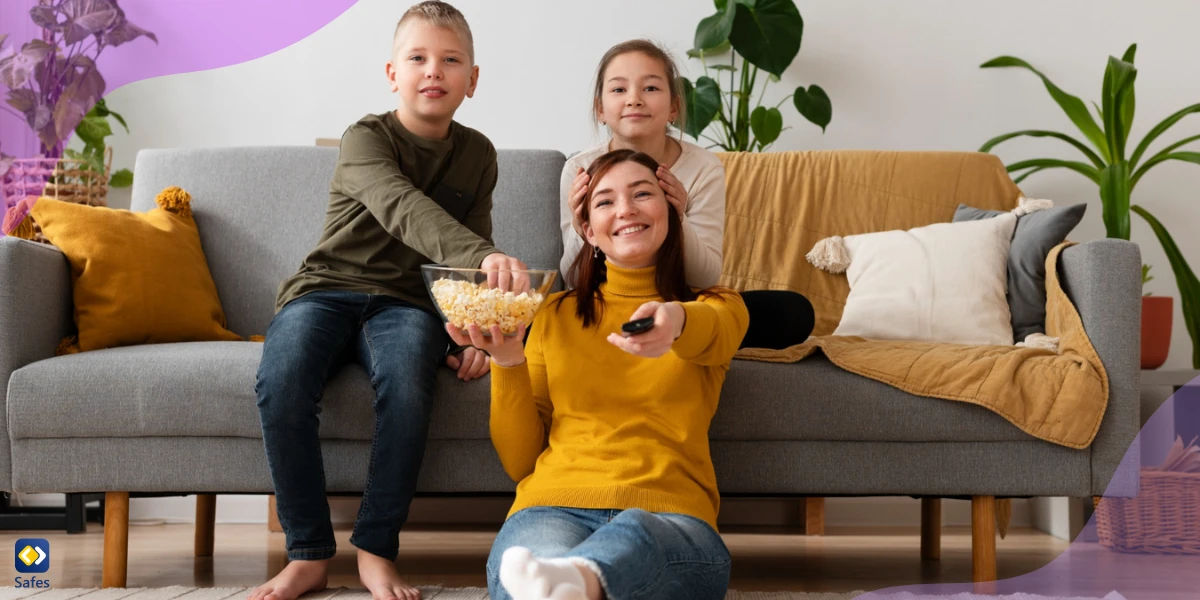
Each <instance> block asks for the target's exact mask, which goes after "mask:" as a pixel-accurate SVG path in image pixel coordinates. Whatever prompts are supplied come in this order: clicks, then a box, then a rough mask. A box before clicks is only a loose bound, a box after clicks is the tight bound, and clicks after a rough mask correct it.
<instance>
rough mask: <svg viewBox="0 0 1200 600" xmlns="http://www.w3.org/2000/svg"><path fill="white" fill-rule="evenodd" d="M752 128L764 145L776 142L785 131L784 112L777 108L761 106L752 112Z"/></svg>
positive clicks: (759, 141) (755, 135) (760, 142)
mask: <svg viewBox="0 0 1200 600" xmlns="http://www.w3.org/2000/svg"><path fill="white" fill-rule="evenodd" d="M750 130H751V131H753V132H754V137H755V139H757V140H758V143H759V144H760V145H762V146H765V145H767V144H771V143H774V142H775V140H777V139H779V134H780V132H782V131H783V113H780V112H779V109H777V108H767V107H765V106H760V107H758V108H756V109H754V112H752V113H750Z"/></svg>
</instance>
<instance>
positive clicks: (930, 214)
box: [718, 150, 1021, 335]
mask: <svg viewBox="0 0 1200 600" xmlns="http://www.w3.org/2000/svg"><path fill="white" fill-rule="evenodd" d="M718 156H720V158H721V161H722V162H723V163H724V165H725V182H726V186H725V187H726V200H725V240H724V257H723V264H722V275H721V281H720V283H722V284H724V285H729V286H731V287H733V288H735V289H738V290H756V289H790V290H792V291H796V292H799V293H801V294H804V295H805V296H807V297H808V298H809V300H811V301H812V303H813V307H814V308H815V309H816V314H817V322H816V327H815V329H814V331H813V334H814V335H829V334H831V333H833V331H834V330H835V329H836V328H837V326H838V323H839V321H840V320H841V315H842V310H843V308H844V307H845V304H846V297H847V295H848V294H849V292H850V285H849V283H847V279H846V275H844V274H838V275H835V274H831V273H826V272H823V271H820V270H818V269H816V268H815V267H813V266H812V265H811V264H809V263H808V261H807V260H805V258H804V257H805V255H806V254H807V253H808V252H809V251H810V250H811V249H812V247H813V245H814V244H816V243H817V242H818V241H820V240H823V239H825V238H828V237H832V236H835V235H836V236H848V235H855V234H862V233H874V232H879V231H891V230H908V229H913V228H915V227H923V226H926V225H932V224H934V223H947V222H950V221H951V220H952V219H953V217H954V211H955V209H956V208H957V207H958V205H959V204H960V203H961V204H968V205H970V206H975V207H979V208H984V209H991V210H1010V209H1012V208H1014V207H1015V206H1016V205H1017V200H1018V198H1019V197H1020V195H1021V192H1020V190H1019V189H1018V188H1017V186H1016V184H1014V183H1013V181H1012V179H1010V178H1009V176H1008V173H1007V172H1006V171H1005V168H1004V164H1003V163H1001V162H1000V159H998V158H997V157H995V156H993V155H990V154H980V153H977V152H916V151H866V150H820V151H803V152H769V153H722V154H719V155H718Z"/></svg>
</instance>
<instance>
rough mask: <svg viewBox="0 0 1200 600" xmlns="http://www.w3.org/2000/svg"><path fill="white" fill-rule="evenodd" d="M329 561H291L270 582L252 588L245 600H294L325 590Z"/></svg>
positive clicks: (327, 581)
mask: <svg viewBox="0 0 1200 600" xmlns="http://www.w3.org/2000/svg"><path fill="white" fill-rule="evenodd" d="M328 583H329V560H293V561H291V562H289V563H288V564H287V566H286V567H284V568H283V570H282V571H280V572H279V574H278V575H276V576H275V577H274V578H272V579H271V580H270V581H268V582H266V583H264V584H262V585H260V586H258V587H256V588H254V591H253V592H250V595H249V596H247V600H296V598H298V597H300V595H301V594H304V593H306V592H317V591H320V590H323V589H325V586H326V585H327V584H328Z"/></svg>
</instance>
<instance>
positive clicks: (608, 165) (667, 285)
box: [558, 149, 736, 327]
mask: <svg viewBox="0 0 1200 600" xmlns="http://www.w3.org/2000/svg"><path fill="white" fill-rule="evenodd" d="M626 162H633V163H637V164H639V165H642V166H643V167H646V168H647V169H649V170H650V172H651V173H652V174H657V173H658V161H656V160H654V159H653V158H651V157H650V155H649V154H645V153H643V152H635V151H633V150H628V149H621V150H613V151H612V152H609V153H607V154H604V155H602V156H600V157H599V158H597V159H596V160H595V161H593V162H592V164H591V165H590V166H588V169H587V174H588V187H587V192H586V193H585V194H584V196H583V221H584V222H585V223H586V222H587V221H588V219H589V218H590V216H591V215H590V212H591V202H592V194H593V193H594V192H595V191H596V185H597V184H598V183H599V182H600V180H601V179H603V178H604V175H606V174H607V173H608V172H609V171H611V170H612V168H613V167H615V166H617V165H619V164H621V163H626ZM655 181H657V175H655ZM660 189H661V188H660ZM683 253H684V251H683V223H682V221H681V217H680V215H679V212H678V211H676V210H675V206H674V205H673V204H671V203H670V202H667V237H666V239H664V240H663V243H662V246H661V247H659V249H658V256H657V258H656V259H655V261H654V285H655V288H656V289H657V291H658V295H659V296H661V297H662V299H663V300H665V301H667V302H690V301H692V300H695V299H697V298H698V297H700V296H710V295H723V294H727V293H736V292H734V291H733V290H731V289H728V288H718V287H713V288H708V289H706V290H700V291H697V290H694V289H692V288H691V287H689V286H688V284H687V281H686V279H685V278H684V254H683ZM567 281H568V282H569V284H570V286H571V288H572V289H571V291H569V292H567V293H566V294H564V295H562V296H560V297H559V299H558V304H561V303H562V301H563V300H564V299H565V298H567V297H569V296H574V297H575V315H576V316H577V317H579V318H580V320H582V321H583V326H584V327H591V326H592V325H595V324H597V323H598V322H599V316H598V315H597V310H599V309H601V308H602V307H603V304H604V297H603V294H602V293H601V292H600V284H602V283H604V282H606V281H608V268H607V266H606V265H605V264H604V252H603V251H599V250H598V249H597V248H596V247H595V246H592V244H591V243H590V242H588V241H587V239H584V240H583V249H582V250H580V252H579V255H578V256H576V257H575V262H573V263H571V268H570V269H569V270H568V271H567Z"/></svg>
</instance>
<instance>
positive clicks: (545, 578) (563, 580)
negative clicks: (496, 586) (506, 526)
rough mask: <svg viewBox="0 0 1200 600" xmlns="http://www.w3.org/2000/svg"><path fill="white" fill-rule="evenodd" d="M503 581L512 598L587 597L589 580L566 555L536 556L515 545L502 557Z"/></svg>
mask: <svg viewBox="0 0 1200 600" xmlns="http://www.w3.org/2000/svg"><path fill="white" fill-rule="evenodd" d="M500 583H501V584H503V585H504V589H505V590H508V593H509V595H511V596H512V597H513V600H587V583H586V582H585V581H584V580H583V575H582V574H580V573H579V568H578V567H576V566H575V563H573V562H571V561H569V560H566V559H563V558H548V559H538V558H534V556H533V553H531V552H530V551H529V549H528V548H522V547H521V546H513V547H512V548H509V549H508V550H505V551H504V555H503V556H502V557H501V558H500Z"/></svg>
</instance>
